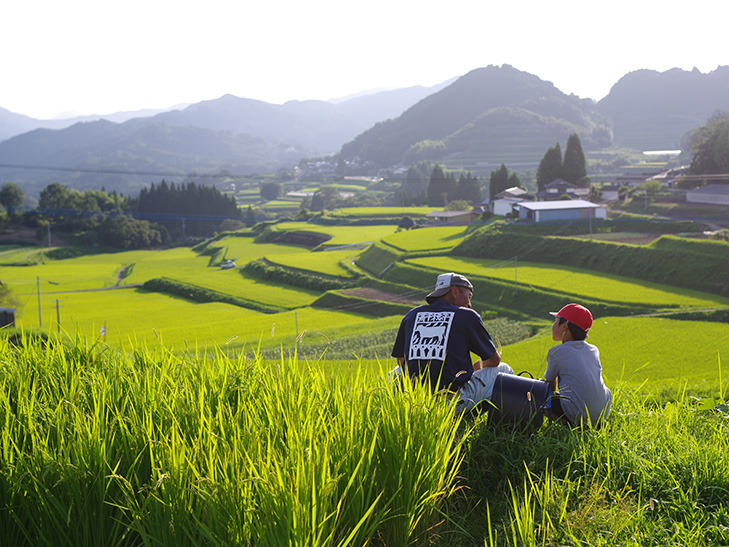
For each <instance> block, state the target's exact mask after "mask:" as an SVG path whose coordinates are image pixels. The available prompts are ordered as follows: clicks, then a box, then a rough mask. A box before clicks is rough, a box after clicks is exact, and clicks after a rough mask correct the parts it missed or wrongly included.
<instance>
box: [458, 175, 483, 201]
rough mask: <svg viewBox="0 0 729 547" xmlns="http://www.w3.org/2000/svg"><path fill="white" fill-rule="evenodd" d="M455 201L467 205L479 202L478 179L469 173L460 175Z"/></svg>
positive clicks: (479, 189)
mask: <svg viewBox="0 0 729 547" xmlns="http://www.w3.org/2000/svg"><path fill="white" fill-rule="evenodd" d="M456 199H460V200H463V201H467V202H468V203H478V202H479V201H481V188H480V187H479V182H478V178H477V177H474V176H473V175H472V174H471V172H470V171H469V172H468V173H466V174H465V175H464V174H463V173H461V176H460V178H459V179H458V188H457V189H456Z"/></svg>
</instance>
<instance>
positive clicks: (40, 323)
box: [35, 277, 43, 330]
mask: <svg viewBox="0 0 729 547" xmlns="http://www.w3.org/2000/svg"><path fill="white" fill-rule="evenodd" d="M35 282H36V286H37V288H38V328H39V329H40V330H43V313H42V312H41V297H40V277H36V278H35Z"/></svg>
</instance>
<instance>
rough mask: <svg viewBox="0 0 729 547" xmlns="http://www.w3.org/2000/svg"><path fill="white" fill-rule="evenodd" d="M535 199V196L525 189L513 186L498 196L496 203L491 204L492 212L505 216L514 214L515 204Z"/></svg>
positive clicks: (495, 199)
mask: <svg viewBox="0 0 729 547" xmlns="http://www.w3.org/2000/svg"><path fill="white" fill-rule="evenodd" d="M533 199H534V196H532V195H530V194H529V193H527V191H526V190H524V189H523V188H519V187H518V186H512V187H511V188H507V189H506V190H504V191H502V192H499V193H498V194H496V196H495V198H494V201H492V202H491V212H492V213H493V214H495V215H500V216H505V215H508V214H509V213H511V212H513V210H514V205H515V204H517V203H521V202H522V201H531V200H533Z"/></svg>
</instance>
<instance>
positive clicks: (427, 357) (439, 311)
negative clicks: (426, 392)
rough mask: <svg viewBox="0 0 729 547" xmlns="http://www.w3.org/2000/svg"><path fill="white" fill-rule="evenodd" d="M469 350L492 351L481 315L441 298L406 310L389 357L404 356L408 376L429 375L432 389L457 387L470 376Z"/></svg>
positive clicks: (481, 354) (484, 355)
mask: <svg viewBox="0 0 729 547" xmlns="http://www.w3.org/2000/svg"><path fill="white" fill-rule="evenodd" d="M471 353H475V354H476V355H478V356H479V357H481V359H483V360H486V359H488V358H489V357H491V356H492V355H493V354H494V353H496V348H495V347H494V344H493V342H492V341H491V336H489V333H488V331H487V330H486V327H485V326H484V324H483V321H482V320H481V317H480V316H479V315H478V313H476V312H475V311H474V310H472V309H470V308H460V307H458V306H454V305H453V304H451V303H449V302H447V301H445V300H436V301H435V302H434V303H433V304H429V305H425V306H419V307H417V308H413V309H412V310H410V311H409V312H408V313H407V314H406V315H405V317H404V318H403V320H402V322H401V323H400V329H399V330H398V332H397V338H396V339H395V345H394V346H393V348H392V356H393V357H396V358H397V357H404V358H405V361H406V362H407V366H408V372H409V374H410V376H411V377H412V376H416V375H425V374H429V376H430V385H431V387H433V389H436V388H437V389H443V388H447V389H458V387H460V386H461V385H462V384H464V383H466V382H467V381H468V380H470V379H471V375H472V374H473V363H472V362H471Z"/></svg>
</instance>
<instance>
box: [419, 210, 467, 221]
mask: <svg viewBox="0 0 729 547" xmlns="http://www.w3.org/2000/svg"><path fill="white" fill-rule="evenodd" d="M425 216H426V218H427V219H428V221H429V222H430V223H431V224H456V225H458V224H463V225H465V224H468V223H470V222H471V221H472V220H475V219H476V218H478V213H477V212H476V211H473V210H471V211H433V212H431V213H428V214H427V215H425Z"/></svg>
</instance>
